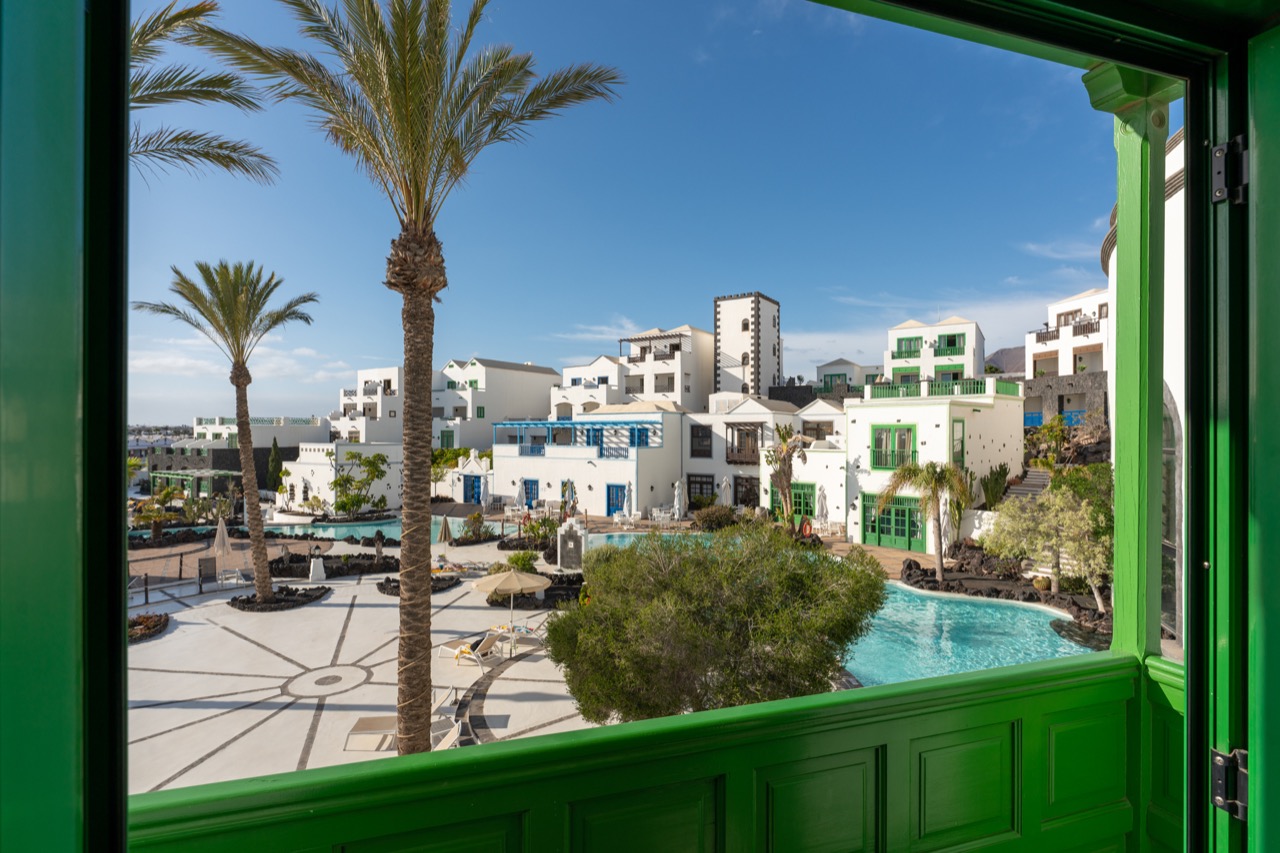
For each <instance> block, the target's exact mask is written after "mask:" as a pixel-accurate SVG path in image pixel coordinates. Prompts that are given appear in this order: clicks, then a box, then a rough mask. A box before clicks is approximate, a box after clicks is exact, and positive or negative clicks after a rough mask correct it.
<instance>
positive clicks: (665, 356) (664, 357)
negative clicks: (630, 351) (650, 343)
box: [653, 351, 676, 361]
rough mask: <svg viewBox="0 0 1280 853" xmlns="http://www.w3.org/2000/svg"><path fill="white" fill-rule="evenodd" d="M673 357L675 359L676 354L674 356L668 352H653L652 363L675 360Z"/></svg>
mask: <svg viewBox="0 0 1280 853" xmlns="http://www.w3.org/2000/svg"><path fill="white" fill-rule="evenodd" d="M675 357H676V354H675V353H674V352H670V351H666V352H655V353H654V354H653V360H654V361H671V359H673V358H675Z"/></svg>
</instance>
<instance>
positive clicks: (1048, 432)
mask: <svg viewBox="0 0 1280 853" xmlns="http://www.w3.org/2000/svg"><path fill="white" fill-rule="evenodd" d="M1066 444H1067V421H1066V419H1065V418H1064V417H1063V416H1062V415H1054V416H1053V417H1051V418H1049V420H1047V421H1045V422H1044V423H1043V424H1041V425H1040V426H1038V427H1036V428H1035V429H1034V430H1032V432H1031V434H1030V435H1029V436H1027V449H1028V450H1029V451H1030V452H1031V454H1032V459H1031V467H1033V468H1044V469H1046V470H1048V471H1055V470H1057V467H1058V459H1059V458H1060V457H1061V456H1062V451H1063V449H1064V448H1065V447H1066Z"/></svg>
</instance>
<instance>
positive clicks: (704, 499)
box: [689, 495, 716, 515]
mask: <svg viewBox="0 0 1280 853" xmlns="http://www.w3.org/2000/svg"><path fill="white" fill-rule="evenodd" d="M715 503H716V496H715V495H694V496H692V497H691V498H689V511H690V512H692V513H694V514H695V515H696V514H697V512H698V510H700V509H706V508H707V507H709V506H715Z"/></svg>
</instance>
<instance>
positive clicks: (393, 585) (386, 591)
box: [377, 574, 462, 598]
mask: <svg viewBox="0 0 1280 853" xmlns="http://www.w3.org/2000/svg"><path fill="white" fill-rule="evenodd" d="M460 583H462V579H461V578H459V577H458V576H457V575H455V574H433V575H432V576H431V594H432V595H435V594H436V593H437V592H444V591H445V590H446V589H452V588H453V587H455V586H457V585H458V584H460ZM377 587H378V592H380V593H382V594H383V595H389V596H391V597H392V598H399V597H400V578H393V577H385V578H383V579H382V580H380V581H378V583H377Z"/></svg>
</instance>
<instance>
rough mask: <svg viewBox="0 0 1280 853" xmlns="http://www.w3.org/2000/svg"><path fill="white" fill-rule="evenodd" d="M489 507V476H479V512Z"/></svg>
mask: <svg viewBox="0 0 1280 853" xmlns="http://www.w3.org/2000/svg"><path fill="white" fill-rule="evenodd" d="M488 505H489V475H488V474H481V475H480V511H481V512H484V509H485V507H487V506H488Z"/></svg>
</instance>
